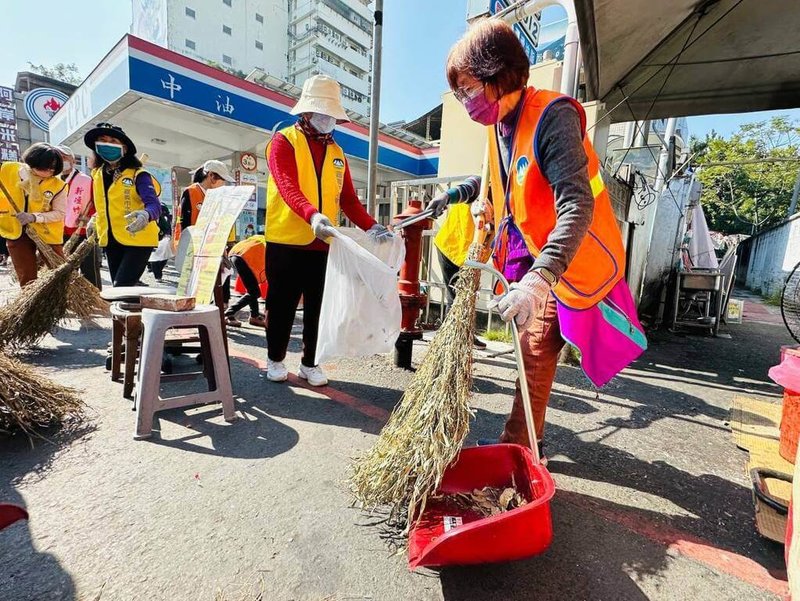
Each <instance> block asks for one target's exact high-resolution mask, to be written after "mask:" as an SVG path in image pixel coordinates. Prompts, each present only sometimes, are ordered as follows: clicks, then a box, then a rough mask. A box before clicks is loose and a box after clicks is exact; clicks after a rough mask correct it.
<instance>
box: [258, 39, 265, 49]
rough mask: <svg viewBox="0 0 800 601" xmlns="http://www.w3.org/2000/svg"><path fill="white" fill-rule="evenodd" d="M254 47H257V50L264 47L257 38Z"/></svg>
mask: <svg viewBox="0 0 800 601" xmlns="http://www.w3.org/2000/svg"><path fill="white" fill-rule="evenodd" d="M256 48H257V49H258V50H263V49H264V44H262V43H261V42H259V41H258V40H256Z"/></svg>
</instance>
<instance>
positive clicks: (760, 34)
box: [575, 0, 800, 122]
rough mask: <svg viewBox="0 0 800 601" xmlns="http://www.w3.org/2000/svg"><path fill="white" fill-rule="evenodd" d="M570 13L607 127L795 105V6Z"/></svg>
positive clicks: (690, 3)
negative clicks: (608, 122)
mask: <svg viewBox="0 0 800 601" xmlns="http://www.w3.org/2000/svg"><path fill="white" fill-rule="evenodd" d="M575 11H576V13H577V18H578V26H579V29H580V38H581V50H582V52H583V57H584V65H585V67H584V68H585V72H586V83H587V95H588V99H589V100H598V99H599V100H601V101H603V102H605V103H606V110H611V109H614V110H613V112H612V113H611V120H612V121H615V122H619V121H631V120H633V119H639V120H643V119H654V118H664V117H677V116H689V115H701V114H714V113H738V112H750V111H762V110H769V109H785V108H792V107H797V106H800V42H798V32H799V31H800V7H798V3H797V0H662V1H656V0H651V1H647V2H646V1H643V0H576V2H575ZM662 86H663V89H662ZM626 97H627V100H626ZM618 104H619V107H618V108H614V107H616V106H617V105H618Z"/></svg>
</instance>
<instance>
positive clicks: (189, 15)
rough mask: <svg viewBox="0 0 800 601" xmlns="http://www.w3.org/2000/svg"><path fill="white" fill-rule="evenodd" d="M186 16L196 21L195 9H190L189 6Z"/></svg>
mask: <svg viewBox="0 0 800 601" xmlns="http://www.w3.org/2000/svg"><path fill="white" fill-rule="evenodd" d="M186 16H187V17H189V18H190V19H194V18H195V17H196V16H197V15H196V14H195V12H194V9H193V8H189V7H188V6H187V7H186Z"/></svg>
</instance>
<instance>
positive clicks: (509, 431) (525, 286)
mask: <svg viewBox="0 0 800 601" xmlns="http://www.w3.org/2000/svg"><path fill="white" fill-rule="evenodd" d="M529 68H530V64H529V62H528V57H527V55H526V54H525V51H524V50H523V48H522V45H521V44H520V42H519V40H518V39H517V37H516V35H515V34H514V31H513V30H512V29H511V27H510V26H509V25H507V24H506V23H504V22H502V21H499V20H486V21H483V22H479V23H478V24H476V25H475V26H474V27H472V28H471V29H470V30H469V31H468V32H467V33H466V34H465V35H464V37H463V38H462V39H461V40H460V41H459V42H457V43H456V45H455V46H454V47H453V48H452V50H451V51H450V55H449V57H448V60H447V79H448V82H449V84H450V88H451V89H452V90H453V92H454V94H455V96H456V98H457V99H458V100H460V101H461V103H462V104H463V105H464V107H465V109H466V110H467V112H468V113H469V116H470V117H471V118H472V120H473V121H476V122H478V123H480V124H482V125H485V126H486V128H487V134H488V144H489V175H490V186H491V194H492V205H491V206H489V205H487V203H485V202H484V201H483V200H480V199H479V200H477V201H475V203H473V213H478V214H479V213H486V214H488V215H491V216H492V217H493V221H494V225H495V229H496V234H495V241H494V244H493V253H492V255H493V260H494V263H495V266H496V267H497V268H498V269H499V270H500V271H502V272H503V273H504V275H506V277H507V278H508V279H509V280H510V281H512V282H514V283H513V284H512V285H511V288H510V290H509V291H508V293H506V294H504V295H502V296H500V297H496V298H495V300H494V303H495V305H496V306H497V308H498V310H499V312H500V314H501V316H502V318H503V319H504V320H505V321H509V320H511V319H515V320H516V322H517V324H518V326H519V328H520V331H521V333H522V348H523V355H524V360H525V365H526V373H525V377H526V378H527V381H528V388H529V390H530V391H531V405H532V409H533V416H534V422H535V424H536V430H537V432H536V435H537V440H539V441H541V440H542V436H543V434H544V423H545V412H546V409H547V403H548V400H549V396H550V389H551V387H552V384H553V379H554V377H555V371H556V363H557V360H558V354H559V351H560V350H561V348H562V346H563V345H564V337H567V338H568V339H569V340H570V341H571V342H574V341H573V340H572V338H570V336H569V335H568V333H567V331H569V332H572V331H575V330H577V334H576V337H578V338H579V337H580V336H579V335H578V334H581V335H583V334H584V333H585V330H587V329H591V331H593V332H595V333H598V332H599V333H600V334H599V335H598V340H599V342H598V344H597V347H598V348H599V347H600V345H601V344H602V343H604V342H607V340H614V338H613V333H609V336H608V338H607V340H606V339H605V337H604V335H603V333H604V332H607V331H609V330H607V329H605V325H606V324H605V322H604V321H603V315H604V314H600V315H599V316H598V311H597V308H598V306H600V303H601V302H602V303H604V304H603V305H602V306H603V307H605V306H606V305H607V304H609V302H608V301H609V299H611V298H612V297H619V298H621V299H622V300H621V304H622V305H624V306H623V307H622V310H620V311H619V313H620V315H621V316H622V319H623V320H627V323H628V324H629V325H630V326H631V329H632V330H636V332H637V333H638V332H639V331H640V328H641V326H639V324H638V322H637V321H636V317H635V313H634V314H633V315H632V316H631V315H629V314H628V313H630V312H631V311H630V309H631V307H632V303H630V306H629V305H628V303H627V301H628V300H629V299H630V293H629V291H628V290H627V285H626V284H625V282H624V281H623V280H622V277H623V274H624V271H625V251H624V248H623V245H622V239H621V237H620V233H619V229H618V227H617V224H616V221H615V218H614V214H613V211H612V208H611V204H610V201H609V198H608V194H607V192H606V190H605V186H604V184H603V180H602V177H601V175H600V164H599V161H598V158H597V155H596V154H595V152H594V150H593V148H592V145H591V143H590V141H589V140H588V138H587V137H586V116H585V114H584V110H583V107H582V106H581V105H580V104H579V103H578V102H577V101H576V100H574V99H573V98H570V97H568V96H565V95H562V94H559V93H557V92H551V91H548V90H538V89H534V88H532V87H528V86H527V81H528V74H529ZM611 305H612V309H613V311H616V310H617V309H619V306H618V305H616V304H613V303H611ZM613 311H612V312H613ZM598 319H599V321H597V320H598ZM637 328H638V329H637ZM609 332H610V331H609ZM642 338H643V335H642ZM624 346H625V345H624V344H623V345H620V346H619V347H617V346H614V345H611V346H610V347H608V348H604V352H606V353H607V358H608V359H609V364H613V365H614V366H615V367H614V369H621V367H622V366H624V364H627V362H629V361H630V360H631V359H630V358H629V356H628V355H627V354H625V353H626V352H627V351H625V352H622V353H620V352H618V350H619V349H621V348H623V347H624ZM580 348H581V350H582V351H583V350H586V353H585V354H591V348H587V347H584V346H580ZM638 353H641V349H640V347H638V346H637V347H635V351H634V353H633V354H634V355H636V354H638ZM615 357H616V358H615ZM620 358H621V362H620V360H619V359H620ZM584 359H586V357H584ZM590 364H591V363H590ZM587 365H589V364H587V363H584V370H585V371H587V375H589V377H590V378H592V377H593V376H595V377H596V378H597V379H596V380H595V379H594V378H593V381H596V382H597V381H599V382H602V381H603V380H604V379H606V376H608V374H606V373H603V374H600V375H598V374H595V373H593V372H592V370H591V369H587ZM591 365H593V364H591ZM612 375H613V374H612ZM500 440H501V442H509V443H516V444H522V445H527V444H528V441H529V438H528V432H527V427H526V425H525V418H524V408H523V406H522V398H521V395H520V388H519V383H517V391H516V395H515V398H514V404H513V408H512V410H511V415H510V416H509V417H508V420H507V422H506V425H505V430H504V431H503V433H502V436H501V438H500ZM540 450H541V442H540Z"/></svg>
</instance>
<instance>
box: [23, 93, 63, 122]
mask: <svg viewBox="0 0 800 601" xmlns="http://www.w3.org/2000/svg"><path fill="white" fill-rule="evenodd" d="M68 99H69V96H67V95H66V94H64V92H60V91H58V90H54V89H52V88H36V89H35V90H31V91H30V92H28V93H27V94H26V95H25V113H27V115H28V118H29V119H30V120H31V123H33V124H34V125H35V126H36V127H38V128H39V129H43V130H44V131H48V130H49V129H50V125H49V124H50V119H52V118H53V115H55V114H56V113H57V112H58V109H60V108H61V107H62V106H64V103H65V102H66V101H67V100H68Z"/></svg>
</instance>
